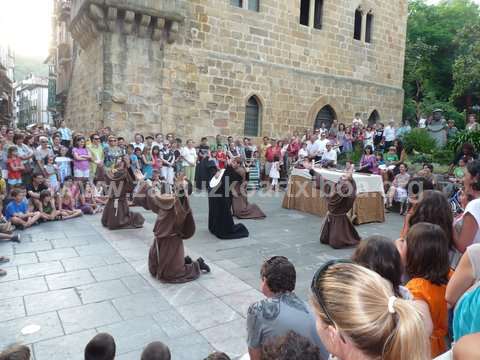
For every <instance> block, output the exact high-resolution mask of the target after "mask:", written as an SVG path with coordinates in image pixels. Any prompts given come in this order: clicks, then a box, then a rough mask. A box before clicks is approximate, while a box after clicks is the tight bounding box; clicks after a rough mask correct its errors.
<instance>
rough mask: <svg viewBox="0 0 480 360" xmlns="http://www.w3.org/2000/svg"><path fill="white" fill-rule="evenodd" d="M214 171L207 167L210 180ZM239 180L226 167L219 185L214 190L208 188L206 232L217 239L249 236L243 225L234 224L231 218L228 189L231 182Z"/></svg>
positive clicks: (238, 176)
mask: <svg viewBox="0 0 480 360" xmlns="http://www.w3.org/2000/svg"><path fill="white" fill-rule="evenodd" d="M216 171H217V170H216V167H213V166H210V167H209V172H210V175H211V176H210V178H211V177H213V176H214V175H215V173H216ZM241 180H242V178H241V176H240V175H239V174H238V173H237V172H236V171H235V170H234V169H233V168H231V167H230V166H227V168H226V169H225V174H224V175H223V177H222V180H221V182H220V184H219V185H218V186H217V187H216V188H214V189H211V188H210V186H209V187H208V191H209V192H208V230H209V231H210V232H211V233H212V234H214V235H215V236H216V237H218V238H219V239H240V238H245V237H248V235H249V233H248V229H247V228H246V227H245V225H243V224H235V223H234V222H233V216H232V194H231V193H230V190H229V187H230V185H231V184H232V182H234V181H241ZM225 188H227V190H226V192H225Z"/></svg>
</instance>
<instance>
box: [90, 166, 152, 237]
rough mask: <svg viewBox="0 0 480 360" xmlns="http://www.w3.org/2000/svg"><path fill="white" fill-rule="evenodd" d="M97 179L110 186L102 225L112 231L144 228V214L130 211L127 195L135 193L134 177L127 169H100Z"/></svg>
mask: <svg viewBox="0 0 480 360" xmlns="http://www.w3.org/2000/svg"><path fill="white" fill-rule="evenodd" d="M97 179H98V180H103V181H105V182H106V184H107V185H108V201H107V204H106V205H105V209H104V210H103V214H102V225H103V226H105V227H107V228H108V229H110V230H116V229H132V228H133V229H135V228H140V227H142V226H143V223H144V222H145V219H144V218H143V216H142V214H140V213H136V212H133V211H130V209H129V207H128V200H127V194H129V193H131V192H133V189H134V187H135V184H134V182H133V176H132V175H131V174H130V172H129V171H128V170H126V169H121V170H109V171H107V172H105V169H104V168H103V166H102V167H99V168H98V170H97Z"/></svg>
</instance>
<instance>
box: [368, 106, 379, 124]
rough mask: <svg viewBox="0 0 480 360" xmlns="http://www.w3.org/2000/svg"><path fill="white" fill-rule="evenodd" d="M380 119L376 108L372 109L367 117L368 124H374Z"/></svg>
mask: <svg viewBox="0 0 480 360" xmlns="http://www.w3.org/2000/svg"><path fill="white" fill-rule="evenodd" d="M379 121H380V114H379V113H378V111H377V110H373V111H372V113H371V114H370V117H369V118H368V125H375V124H376V123H378V122H379Z"/></svg>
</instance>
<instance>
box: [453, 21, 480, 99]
mask: <svg viewBox="0 0 480 360" xmlns="http://www.w3.org/2000/svg"><path fill="white" fill-rule="evenodd" d="M456 43H457V44H458V47H459V55H458V57H457V59H456V60H455V63H454V64H453V79H454V81H455V85H454V87H453V92H452V95H451V98H452V100H457V101H458V100H459V99H461V98H464V97H465V96H469V95H470V96H475V97H477V98H479V97H480V24H475V25H468V26H465V28H464V29H463V30H462V31H461V32H460V33H459V34H458V35H457V37H456Z"/></svg>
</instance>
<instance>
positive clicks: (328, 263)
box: [310, 259, 352, 343]
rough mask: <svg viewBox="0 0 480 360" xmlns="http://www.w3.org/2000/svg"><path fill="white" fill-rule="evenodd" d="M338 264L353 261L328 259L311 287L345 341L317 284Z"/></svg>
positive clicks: (329, 319) (323, 310)
mask: <svg viewBox="0 0 480 360" xmlns="http://www.w3.org/2000/svg"><path fill="white" fill-rule="evenodd" d="M337 264H352V262H351V261H350V260H348V259H336V260H330V261H327V262H326V263H325V264H323V265H322V266H321V267H320V268H319V269H318V270H317V271H316V272H315V275H314V276H313V279H312V284H311V285H310V289H311V291H312V293H313V295H315V299H316V300H317V302H318V305H320V308H321V309H322V312H323V313H324V314H325V317H326V318H327V319H328V321H329V322H330V324H331V325H333V326H335V328H337V331H338V333H339V335H340V339H341V340H342V341H343V342H344V343H345V339H344V337H343V335H342V334H341V333H340V330H339V329H338V326H337V324H336V323H335V321H333V318H332V316H331V315H330V313H329V312H328V310H327V306H326V305H325V299H324V297H323V294H322V293H321V291H320V289H319V288H318V286H317V285H318V282H319V280H320V279H321V278H322V277H323V276H324V275H325V273H326V272H327V270H328V269H330V268H331V267H332V266H334V265H337Z"/></svg>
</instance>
